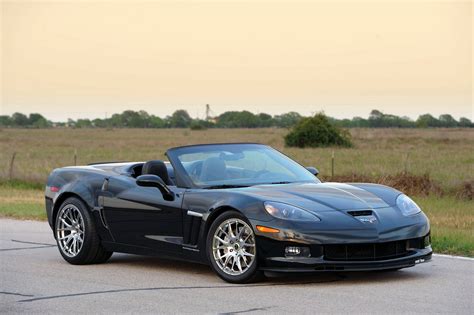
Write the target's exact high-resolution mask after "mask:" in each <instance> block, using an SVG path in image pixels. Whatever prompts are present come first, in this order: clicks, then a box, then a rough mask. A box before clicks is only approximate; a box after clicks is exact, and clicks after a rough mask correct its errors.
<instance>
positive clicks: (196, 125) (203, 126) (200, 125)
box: [189, 120, 207, 130]
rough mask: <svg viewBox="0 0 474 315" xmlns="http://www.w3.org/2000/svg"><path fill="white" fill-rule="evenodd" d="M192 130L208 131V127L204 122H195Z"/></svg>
mask: <svg viewBox="0 0 474 315" xmlns="http://www.w3.org/2000/svg"><path fill="white" fill-rule="evenodd" d="M189 129H191V130H206V129H207V126H206V124H205V122H204V121H197V120H193V121H192V122H191V125H190V126H189Z"/></svg>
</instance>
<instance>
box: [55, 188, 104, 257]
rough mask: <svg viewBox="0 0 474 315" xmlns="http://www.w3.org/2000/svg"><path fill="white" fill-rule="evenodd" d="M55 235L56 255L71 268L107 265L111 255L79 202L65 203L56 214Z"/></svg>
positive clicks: (67, 200)
mask: <svg viewBox="0 0 474 315" xmlns="http://www.w3.org/2000/svg"><path fill="white" fill-rule="evenodd" d="M54 236H55V238H56V243H57V245H58V249H59V253H60V254H61V256H63V258H64V260H66V261H67V262H68V263H70V264H73V265H87V264H99V263H104V262H106V261H107V260H108V259H109V258H110V256H112V254H113V252H109V251H107V250H105V249H104V247H103V246H102V245H101V243H100V238H99V235H98V234H97V230H96V227H95V222H94V219H93V218H92V216H91V214H90V212H89V210H88V208H87V206H86V205H85V204H84V202H82V200H80V199H78V198H75V197H70V198H67V199H66V200H64V202H63V203H62V204H61V207H60V208H59V210H58V213H57V215H56V220H55V224H54Z"/></svg>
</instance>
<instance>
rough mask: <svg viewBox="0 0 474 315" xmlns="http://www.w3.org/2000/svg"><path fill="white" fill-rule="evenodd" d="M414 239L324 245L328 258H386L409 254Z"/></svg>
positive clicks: (349, 259) (347, 259) (325, 256)
mask: <svg viewBox="0 0 474 315" xmlns="http://www.w3.org/2000/svg"><path fill="white" fill-rule="evenodd" d="M412 242H413V240H402V241H394V242H386V243H372V244H336V245H324V258H325V259H327V260H343V261H351V260H384V259H391V258H398V257H403V256H407V255H409V254H410V253H411V251H410V250H409V248H410V247H411V244H412Z"/></svg>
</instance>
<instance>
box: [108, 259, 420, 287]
mask: <svg viewBox="0 0 474 315" xmlns="http://www.w3.org/2000/svg"><path fill="white" fill-rule="evenodd" d="M108 263H111V264H119V265H127V266H129V267H132V268H145V269H156V268H158V269H159V270H160V271H165V272H180V273H188V274H193V275H196V274H197V275H203V276H206V277H216V279H217V275H215V274H214V272H213V271H212V269H211V267H209V266H207V265H203V264H199V263H193V262H187V261H180V260H171V259H166V258H161V257H150V256H139V255H127V254H118V255H117V254H115V255H113V256H112V258H111V259H110V260H109V262H108ZM265 275H266V279H265V280H264V281H262V282H260V284H259V285H265V286H271V285H301V284H305V285H310V284H321V283H325V284H330V283H334V282H337V284H338V285H341V284H347V285H358V284H367V283H385V282H391V281H397V282H399V281H413V280H420V279H423V278H426V277H429V274H428V273H427V272H426V271H425V272H420V271H419V270H418V269H417V267H414V268H407V269H401V270H398V271H359V272H354V271H351V272H349V271H347V272H341V271H337V272H336V271H334V272H333V271H330V272H314V273H266V274H265Z"/></svg>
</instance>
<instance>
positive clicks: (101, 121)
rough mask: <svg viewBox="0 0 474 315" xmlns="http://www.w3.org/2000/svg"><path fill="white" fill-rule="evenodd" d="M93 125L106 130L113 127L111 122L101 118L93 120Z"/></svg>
mask: <svg viewBox="0 0 474 315" xmlns="http://www.w3.org/2000/svg"><path fill="white" fill-rule="evenodd" d="M92 125H93V126H94V127H97V128H106V127H109V126H111V124H110V123H109V120H105V119H100V118H96V119H94V120H92Z"/></svg>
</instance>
